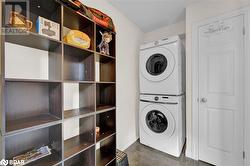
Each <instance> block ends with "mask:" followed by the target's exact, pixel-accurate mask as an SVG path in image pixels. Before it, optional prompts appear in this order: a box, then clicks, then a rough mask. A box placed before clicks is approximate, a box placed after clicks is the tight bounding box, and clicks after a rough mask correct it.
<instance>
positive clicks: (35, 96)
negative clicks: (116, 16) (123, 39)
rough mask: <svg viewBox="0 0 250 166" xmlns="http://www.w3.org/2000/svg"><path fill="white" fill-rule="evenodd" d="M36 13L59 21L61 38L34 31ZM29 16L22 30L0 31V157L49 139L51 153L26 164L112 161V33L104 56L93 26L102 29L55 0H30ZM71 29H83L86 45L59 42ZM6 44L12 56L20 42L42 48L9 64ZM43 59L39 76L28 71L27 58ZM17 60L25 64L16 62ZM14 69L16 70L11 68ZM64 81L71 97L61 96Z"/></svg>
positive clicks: (103, 165) (106, 164)
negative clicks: (24, 31)
mask: <svg viewBox="0 0 250 166" xmlns="http://www.w3.org/2000/svg"><path fill="white" fill-rule="evenodd" d="M38 6H39V7H38ZM4 7H5V5H4V2H1V3H0V8H1V9H4ZM1 11H2V12H1V13H0V19H1V20H0V22H1V29H2V28H3V27H2V24H3V23H4V22H5V20H4V18H5V15H4V10H1ZM38 16H42V17H44V18H47V19H49V20H52V21H54V22H57V23H59V24H60V40H55V39H50V38H48V37H45V36H42V35H39V34H37V33H36V30H35V29H36V24H35V22H36V19H37V17H38ZM30 20H31V21H32V22H33V28H32V29H31V30H30V32H29V33H28V34H27V35H5V34H1V35H0V37H1V47H0V48H1V52H0V53H1V58H0V64H1V68H0V70H1V73H0V74H1V81H0V85H1V86H0V93H1V94H0V98H1V114H0V122H1V123H0V127H1V139H0V147H1V151H0V152H1V153H0V154H1V156H0V158H5V159H12V158H13V157H14V156H17V155H20V154H23V153H25V152H27V151H29V150H32V149H34V148H38V147H41V146H43V145H49V147H50V148H51V149H52V154H51V155H49V156H47V157H44V158H42V159H39V160H37V161H35V162H32V163H30V164H28V165H29V166H30V165H32V166H33V165H34V166H55V165H58V166H114V165H116V48H115V46H116V43H115V41H116V34H115V33H113V32H112V35H113V36H112V37H113V40H112V41H111V43H110V55H103V54H101V53H99V52H98V49H97V46H98V44H99V43H100V41H101V34H100V33H99V31H109V30H107V29H106V28H104V27H102V26H99V25H97V24H96V23H95V22H93V21H92V20H90V19H89V18H87V17H85V16H83V15H80V14H78V13H76V12H74V11H73V10H72V9H70V8H68V7H67V6H65V5H63V4H61V3H60V2H58V1H57V0H46V1H44V0H36V1H33V0H32V1H30ZM70 29H74V30H80V31H82V32H84V33H86V34H88V35H89V37H90V38H91V46H90V48H89V49H82V48H79V47H77V46H74V45H71V44H68V43H65V42H64V41H63V40H62V39H63V36H64V35H65V34H67V32H68V31H69V30H70ZM0 33H2V31H1V32H0ZM13 46H14V47H16V50H15V51H16V54H19V50H18V48H25V49H27V50H31V49H32V50H36V51H37V52H42V53H43V54H42V56H45V57H42V58H41V57H40V59H39V58H37V60H36V56H38V55H36V53H34V52H32V51H31V52H30V53H29V52H28V53H27V52H26V54H28V55H29V57H30V58H27V57H25V58H27V59H25V58H24V59H23V60H21V61H18V60H16V61H15V63H18V64H14V63H8V62H13V58H12V59H11V56H13V51H11V50H10V49H9V48H11V47H13ZM45 53H46V54H45ZM9 54H12V55H11V56H10V55H9ZM14 56H15V55H14ZM16 56H17V55H16ZM20 56H22V54H21V55H20ZM44 58H45V62H46V64H47V66H46V68H45V69H44V71H42V70H41V71H39V72H40V73H45V76H44V75H42V76H36V75H34V74H33V75H32V73H31V72H32V69H34V66H33V68H32V67H30V66H29V65H27V64H32V62H34V63H35V64H37V63H39V62H40V61H41V59H44ZM34 59H35V60H34ZM14 60H15V59H14ZM23 62H25V64H21V63H23ZM26 62H27V64H26ZM19 63H20V64H19ZM42 63H44V61H42ZM13 65H14V66H13ZM15 65H16V66H15ZM20 66H21V67H22V66H24V67H25V68H28V69H29V67H30V70H23V69H21V68H18V67H20ZM38 67H39V66H38ZM13 69H14V70H13ZM12 70H13V71H12ZM19 70H20V72H23V73H22V74H23V75H22V74H21V75H18V74H16V73H18V71H19ZM25 72H27V73H25ZM10 73H11V74H10ZM13 73H14V74H13ZM15 74H16V75H15ZM68 85H69V86H71V85H72V86H74V87H77V88H75V90H76V92H77V95H76V96H74V97H68V96H67V95H68V93H70V91H68V90H67V86H68ZM68 98H69V99H72V98H74V100H75V101H76V103H78V105H77V107H76V106H75V107H72V108H68V107H67V108H66V106H65V105H66V104H65V103H67V99H68ZM71 120H72V122H75V123H76V125H77V129H78V130H77V134H75V135H72V136H69V135H67V134H66V133H68V132H71V131H68V130H72V131H74V130H75V128H74V127H70V126H69V124H71V123H69V122H70V121H71ZM73 126H74V125H73ZM96 127H99V128H100V131H99V133H96ZM66 137H67V138H66Z"/></svg>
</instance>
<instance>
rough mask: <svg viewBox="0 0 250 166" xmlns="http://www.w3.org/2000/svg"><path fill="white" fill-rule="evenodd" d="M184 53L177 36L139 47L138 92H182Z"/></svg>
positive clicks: (176, 93) (172, 93) (169, 93)
mask: <svg viewBox="0 0 250 166" xmlns="http://www.w3.org/2000/svg"><path fill="white" fill-rule="evenodd" d="M184 69H185V54H184V49H183V44H182V41H181V40H180V38H179V36H174V37H171V38H167V39H164V40H159V41H155V42H151V43H147V44H144V45H142V46H141V47H140V68H139V70H140V93H141V94H164V95H181V94H183V93H184V81H185V72H183V71H182V70H184Z"/></svg>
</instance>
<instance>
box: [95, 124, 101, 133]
mask: <svg viewBox="0 0 250 166" xmlns="http://www.w3.org/2000/svg"><path fill="white" fill-rule="evenodd" d="M95 132H96V134H99V133H100V127H98V126H97V127H96V128H95Z"/></svg>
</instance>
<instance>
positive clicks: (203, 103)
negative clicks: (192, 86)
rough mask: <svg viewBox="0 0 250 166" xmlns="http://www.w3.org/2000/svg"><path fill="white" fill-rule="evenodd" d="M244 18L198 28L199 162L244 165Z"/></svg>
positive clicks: (219, 164)
mask: <svg viewBox="0 0 250 166" xmlns="http://www.w3.org/2000/svg"><path fill="white" fill-rule="evenodd" d="M243 27H244V16H243V15H238V16H234V17H230V18H227V19H223V20H218V21H217V22H211V23H210V24H206V25H204V26H201V27H199V51H198V54H199V99H200V102H199V159H200V160H202V161H205V162H208V163H211V164H214V165H216V166H243V156H242V153H243V136H244V133H243V132H244V130H243V124H244V122H243V109H244V107H243V104H244V102H243V99H244V98H243V85H244V84H243V82H244V78H243V74H244V73H243V67H244V66H243V64H244V63H243V61H244V34H243Z"/></svg>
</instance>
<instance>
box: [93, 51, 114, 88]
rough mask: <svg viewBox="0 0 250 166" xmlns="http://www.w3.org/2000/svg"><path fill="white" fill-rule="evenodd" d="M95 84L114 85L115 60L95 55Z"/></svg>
mask: <svg viewBox="0 0 250 166" xmlns="http://www.w3.org/2000/svg"><path fill="white" fill-rule="evenodd" d="M95 67H96V82H100V83H101V82H104V83H109V82H111V83H114V82H115V81H116V78H115V59H113V58H110V57H107V56H103V55H100V54H97V56H96V62H95Z"/></svg>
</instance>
